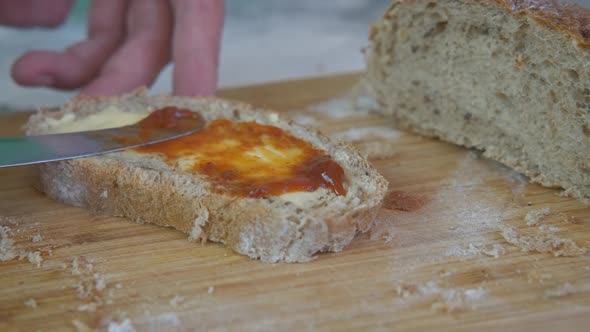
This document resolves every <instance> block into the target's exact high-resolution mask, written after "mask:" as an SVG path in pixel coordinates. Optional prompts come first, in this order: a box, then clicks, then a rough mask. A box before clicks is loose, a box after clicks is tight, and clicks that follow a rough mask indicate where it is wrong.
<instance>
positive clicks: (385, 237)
mask: <svg viewBox="0 0 590 332" xmlns="http://www.w3.org/2000/svg"><path fill="white" fill-rule="evenodd" d="M394 238H395V237H394V236H393V234H391V233H390V232H387V233H386V234H383V241H385V243H389V242H391V241H393V239H394Z"/></svg>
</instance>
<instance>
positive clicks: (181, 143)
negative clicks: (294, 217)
mask: <svg viewBox="0 0 590 332" xmlns="http://www.w3.org/2000/svg"><path fill="white" fill-rule="evenodd" d="M156 112H158V111H156ZM184 112H189V113H194V112H191V111H188V110H184ZM170 114H172V115H173V116H172V117H171V118H170V121H172V122H174V121H177V120H178V119H177V117H176V116H177V115H179V114H183V113H182V110H177V111H175V112H171V113H170ZM195 114H198V113H195ZM164 115H165V114H164ZM156 118H157V120H154V121H157V122H158V124H159V125H162V123H161V121H164V122H165V121H166V118H165V116H164V117H162V118H160V117H156ZM148 119H149V117H148V118H146V119H144V120H142V121H146V120H148ZM149 121H151V120H149ZM134 150H135V151H137V152H142V153H158V154H160V155H162V156H163V157H164V160H165V161H166V162H167V163H168V164H169V165H171V166H172V167H174V168H176V169H179V170H182V171H188V172H194V173H200V174H204V175H207V177H208V180H209V181H210V182H212V183H213V184H214V185H215V187H216V189H217V190H219V191H223V192H229V193H231V194H234V195H239V196H245V197H266V196H278V195H282V194H286V193H291V192H313V191H315V190H317V189H319V188H326V189H328V190H330V191H332V192H333V193H335V194H336V195H345V194H346V190H345V189H344V186H343V181H344V171H343V169H342V167H340V165H338V164H337V163H336V162H335V161H333V160H332V158H330V156H329V155H327V154H326V153H325V152H324V151H323V150H319V149H316V148H314V147H313V146H312V145H311V143H309V142H307V141H304V140H302V139H299V138H297V137H294V136H293V135H291V134H289V133H287V132H286V131H284V130H282V129H280V128H278V127H274V126H269V125H263V124H259V123H256V122H234V121H231V120H226V119H219V120H213V121H211V122H210V123H208V124H207V126H206V127H205V128H204V129H202V130H201V131H198V132H196V133H194V134H191V135H188V136H184V137H180V138H177V139H174V140H170V141H166V142H162V143H157V144H152V145H147V146H143V147H140V148H136V149H134Z"/></svg>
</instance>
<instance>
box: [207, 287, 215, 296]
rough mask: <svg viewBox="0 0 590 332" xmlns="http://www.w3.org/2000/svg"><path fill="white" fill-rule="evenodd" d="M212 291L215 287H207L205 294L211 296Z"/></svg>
mask: <svg viewBox="0 0 590 332" xmlns="http://www.w3.org/2000/svg"><path fill="white" fill-rule="evenodd" d="M214 291H215V287H213V286H209V288H208V289H207V294H213V292H214Z"/></svg>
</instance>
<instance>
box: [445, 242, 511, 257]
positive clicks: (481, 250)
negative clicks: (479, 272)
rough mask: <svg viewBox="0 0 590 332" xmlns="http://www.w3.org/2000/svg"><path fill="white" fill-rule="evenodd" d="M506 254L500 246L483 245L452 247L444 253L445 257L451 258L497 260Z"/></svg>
mask: <svg viewBox="0 0 590 332" xmlns="http://www.w3.org/2000/svg"><path fill="white" fill-rule="evenodd" d="M505 253H506V249H505V248H504V247H503V246H502V245H501V244H497V243H495V244H493V245H483V244H473V243H470V244H469V245H468V246H467V248H461V247H453V248H451V249H449V250H447V251H446V252H445V256H451V257H469V256H479V255H485V256H490V257H494V258H498V257H500V256H502V255H504V254H505Z"/></svg>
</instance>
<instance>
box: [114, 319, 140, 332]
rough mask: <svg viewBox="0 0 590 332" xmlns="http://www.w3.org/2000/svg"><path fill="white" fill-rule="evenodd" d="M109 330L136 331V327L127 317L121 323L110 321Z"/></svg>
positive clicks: (115, 331)
mask: <svg viewBox="0 0 590 332" xmlns="http://www.w3.org/2000/svg"><path fill="white" fill-rule="evenodd" d="M107 331H108V332H135V328H134V327H133V324H131V321H130V320H129V319H125V320H124V321H122V322H121V323H117V322H110V323H109V326H108V327H107Z"/></svg>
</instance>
